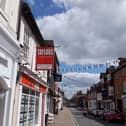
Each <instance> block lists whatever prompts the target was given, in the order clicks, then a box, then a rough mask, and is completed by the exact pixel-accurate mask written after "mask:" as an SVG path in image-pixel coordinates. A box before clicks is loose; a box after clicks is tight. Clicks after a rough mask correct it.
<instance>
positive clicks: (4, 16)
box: [0, 8, 8, 21]
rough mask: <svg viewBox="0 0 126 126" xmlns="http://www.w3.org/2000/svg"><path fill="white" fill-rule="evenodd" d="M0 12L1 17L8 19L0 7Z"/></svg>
mask: <svg viewBox="0 0 126 126" xmlns="http://www.w3.org/2000/svg"><path fill="white" fill-rule="evenodd" d="M0 14H1V15H2V17H3V18H4V20H6V21H8V17H7V15H6V13H5V12H4V11H3V10H2V9H1V8H0Z"/></svg>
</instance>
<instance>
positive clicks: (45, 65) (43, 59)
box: [36, 47, 55, 70]
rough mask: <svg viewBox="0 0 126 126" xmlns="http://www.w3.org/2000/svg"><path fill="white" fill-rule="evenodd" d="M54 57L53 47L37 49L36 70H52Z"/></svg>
mask: <svg viewBox="0 0 126 126" xmlns="http://www.w3.org/2000/svg"><path fill="white" fill-rule="evenodd" d="M54 55H55V54H54V48H53V47H37V49H36V70H53V67H54Z"/></svg>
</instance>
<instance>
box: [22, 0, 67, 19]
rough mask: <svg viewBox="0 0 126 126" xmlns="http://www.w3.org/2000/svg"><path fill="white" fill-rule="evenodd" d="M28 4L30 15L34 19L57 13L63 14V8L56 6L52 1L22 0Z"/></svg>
mask: <svg viewBox="0 0 126 126" xmlns="http://www.w3.org/2000/svg"><path fill="white" fill-rule="evenodd" d="M24 1H25V2H27V3H29V5H30V7H31V10H32V13H33V15H34V17H35V18H38V17H43V16H50V15H54V14H56V13H57V14H58V13H62V12H65V10H66V9H65V7H64V6H63V5H62V6H58V5H57V4H55V3H54V2H53V1H52V0H24Z"/></svg>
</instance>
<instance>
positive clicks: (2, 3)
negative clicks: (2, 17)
mask: <svg viewBox="0 0 126 126" xmlns="http://www.w3.org/2000/svg"><path fill="white" fill-rule="evenodd" d="M5 2H6V0H0V8H1V9H2V10H4V8H5Z"/></svg>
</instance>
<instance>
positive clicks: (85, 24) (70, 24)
mask: <svg viewBox="0 0 126 126" xmlns="http://www.w3.org/2000/svg"><path fill="white" fill-rule="evenodd" d="M27 1H28V2H29V4H30V6H31V9H32V12H33V14H34V16H35V18H36V21H37V23H38V25H39V27H40V30H41V32H42V35H43V37H44V38H45V39H51V40H54V41H55V45H56V46H60V48H56V51H57V54H58V57H59V60H60V62H61V63H62V62H63V63H65V64H98V63H105V62H106V61H110V60H112V59H117V58H118V57H125V56H126V49H125V47H126V14H125V12H126V0H37V1H36V0H27ZM98 75H99V74H97V73H96V72H93V73H88V71H87V72H86V73H84V72H83V73H67V74H65V76H68V77H70V78H74V79H75V80H79V81H81V82H83V83H81V84H77V83H75V84H74V81H73V82H72V81H70V80H69V79H64V81H65V82H64V83H67V86H65V87H64V89H66V93H69V94H71V92H70V90H72V89H71V86H73V85H74V87H75V89H83V90H85V89H86V88H87V87H89V86H90V84H92V83H95V82H96V81H97V80H98ZM68 80H69V82H67V81H68ZM68 83H69V84H68ZM78 83H79V82H78ZM74 91H75V90H74ZM74 91H73V92H74Z"/></svg>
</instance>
